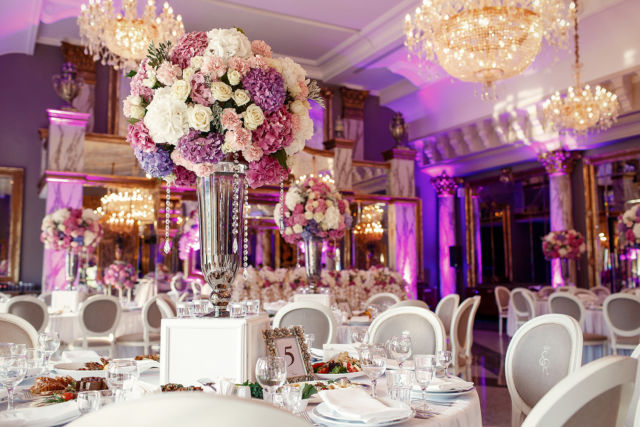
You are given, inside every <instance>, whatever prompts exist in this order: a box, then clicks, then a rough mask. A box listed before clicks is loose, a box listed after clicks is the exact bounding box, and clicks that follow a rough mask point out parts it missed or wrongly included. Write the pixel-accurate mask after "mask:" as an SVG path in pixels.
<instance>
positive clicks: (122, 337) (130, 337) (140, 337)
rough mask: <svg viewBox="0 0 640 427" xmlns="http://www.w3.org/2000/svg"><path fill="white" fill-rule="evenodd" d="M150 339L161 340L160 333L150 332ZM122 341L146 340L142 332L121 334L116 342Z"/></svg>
mask: <svg viewBox="0 0 640 427" xmlns="http://www.w3.org/2000/svg"><path fill="white" fill-rule="evenodd" d="M149 341H158V342H159V341H160V334H149ZM122 342H140V343H142V342H144V337H143V335H142V332H138V333H133V334H126V335H120V336H119V337H117V338H116V343H122Z"/></svg>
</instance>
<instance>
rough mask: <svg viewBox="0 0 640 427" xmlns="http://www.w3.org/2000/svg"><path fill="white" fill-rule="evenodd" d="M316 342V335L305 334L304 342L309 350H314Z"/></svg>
mask: <svg viewBox="0 0 640 427" xmlns="http://www.w3.org/2000/svg"><path fill="white" fill-rule="evenodd" d="M315 340H316V336H315V334H312V333H311V332H309V333H305V334H304V342H305V344H307V347H308V348H309V350H311V349H312V348H313V342H314V341H315Z"/></svg>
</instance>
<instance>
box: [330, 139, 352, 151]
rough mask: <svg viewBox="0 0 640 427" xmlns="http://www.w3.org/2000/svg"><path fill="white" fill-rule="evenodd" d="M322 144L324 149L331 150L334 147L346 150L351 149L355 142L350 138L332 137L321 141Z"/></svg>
mask: <svg viewBox="0 0 640 427" xmlns="http://www.w3.org/2000/svg"><path fill="white" fill-rule="evenodd" d="M322 144H323V145H324V148H325V150H333V149H334V148H345V149H348V150H353V147H355V145H356V142H355V141H354V140H352V139H345V138H333V139H330V140H328V141H325V142H323V143H322Z"/></svg>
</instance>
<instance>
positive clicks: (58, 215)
mask: <svg viewBox="0 0 640 427" xmlns="http://www.w3.org/2000/svg"><path fill="white" fill-rule="evenodd" d="M67 218H69V210H68V209H58V210H57V211H55V212H54V213H53V214H51V219H52V220H53V221H54V222H65V221H66V220H67Z"/></svg>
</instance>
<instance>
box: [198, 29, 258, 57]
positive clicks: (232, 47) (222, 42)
mask: <svg viewBox="0 0 640 427" xmlns="http://www.w3.org/2000/svg"><path fill="white" fill-rule="evenodd" d="M207 37H208V38H209V46H207V49H208V50H210V51H211V52H212V53H213V54H214V55H217V56H219V57H221V58H224V59H229V58H231V57H233V56H239V57H240V58H249V57H250V56H251V55H252V52H251V42H250V41H249V39H248V38H247V36H245V35H244V34H242V33H241V32H240V31H238V30H236V29H235V28H229V29H222V28H218V29H215V30H211V31H209V32H208V33H207Z"/></svg>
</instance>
